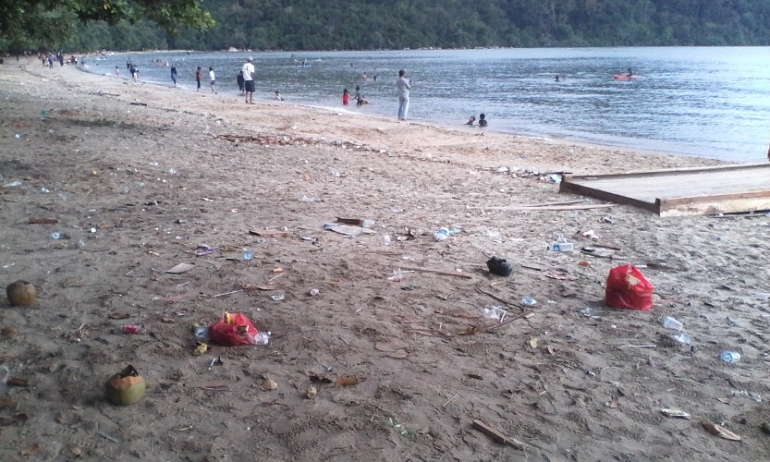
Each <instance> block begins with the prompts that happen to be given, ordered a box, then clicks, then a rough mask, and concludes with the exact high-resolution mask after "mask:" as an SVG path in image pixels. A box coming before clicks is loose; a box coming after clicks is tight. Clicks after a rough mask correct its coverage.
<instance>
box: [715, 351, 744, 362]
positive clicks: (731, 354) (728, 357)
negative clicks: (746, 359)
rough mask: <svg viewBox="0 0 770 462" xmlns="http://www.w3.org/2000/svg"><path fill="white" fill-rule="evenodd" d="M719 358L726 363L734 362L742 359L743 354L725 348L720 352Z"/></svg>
mask: <svg viewBox="0 0 770 462" xmlns="http://www.w3.org/2000/svg"><path fill="white" fill-rule="evenodd" d="M719 359H721V360H722V361H724V362H726V363H730V364H734V363H737V362H738V361H740V360H741V354H740V353H738V352H737V351H728V350H725V351H723V352H721V353H719Z"/></svg>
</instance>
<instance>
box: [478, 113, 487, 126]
mask: <svg viewBox="0 0 770 462" xmlns="http://www.w3.org/2000/svg"><path fill="white" fill-rule="evenodd" d="M486 126H487V116H485V115H484V114H479V127H486Z"/></svg>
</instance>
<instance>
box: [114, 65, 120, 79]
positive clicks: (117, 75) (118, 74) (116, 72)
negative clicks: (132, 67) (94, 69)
mask: <svg viewBox="0 0 770 462" xmlns="http://www.w3.org/2000/svg"><path fill="white" fill-rule="evenodd" d="M115 77H118V78H120V68H119V67H118V66H115Z"/></svg>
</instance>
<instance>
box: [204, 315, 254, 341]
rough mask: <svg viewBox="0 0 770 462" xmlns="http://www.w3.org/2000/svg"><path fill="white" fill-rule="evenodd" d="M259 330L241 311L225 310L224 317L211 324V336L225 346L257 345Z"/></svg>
mask: <svg viewBox="0 0 770 462" xmlns="http://www.w3.org/2000/svg"><path fill="white" fill-rule="evenodd" d="M258 334H259V331H258V330H257V328H256V327H254V324H252V323H251V321H249V319H248V318H247V317H246V316H244V315H242V314H241V313H228V312H225V314H224V316H222V319H219V320H218V321H216V322H215V323H213V324H212V325H210V326H209V338H210V339H211V341H212V342H214V343H218V344H219V345H223V346H238V345H255V344H257V343H258V339H257V335H258Z"/></svg>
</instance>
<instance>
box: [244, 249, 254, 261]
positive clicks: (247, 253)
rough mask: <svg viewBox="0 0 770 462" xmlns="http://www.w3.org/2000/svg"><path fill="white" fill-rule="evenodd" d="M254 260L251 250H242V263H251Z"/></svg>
mask: <svg viewBox="0 0 770 462" xmlns="http://www.w3.org/2000/svg"><path fill="white" fill-rule="evenodd" d="M253 259H254V252H252V251H251V250H244V251H243V261H251V260H253Z"/></svg>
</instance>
